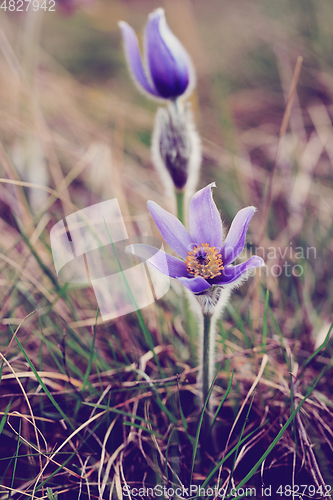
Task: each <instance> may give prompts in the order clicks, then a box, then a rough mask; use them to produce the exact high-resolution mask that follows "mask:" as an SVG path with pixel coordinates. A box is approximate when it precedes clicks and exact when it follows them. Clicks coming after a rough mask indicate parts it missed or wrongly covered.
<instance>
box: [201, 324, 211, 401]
mask: <svg viewBox="0 0 333 500" xmlns="http://www.w3.org/2000/svg"><path fill="white" fill-rule="evenodd" d="M211 318H212V317H211V315H210V314H204V315H203V349H202V351H203V352H202V398H203V404H205V401H206V399H207V396H208V392H209V388H210V380H209V379H210V371H211V370H210V361H211V359H210V341H211V339H210V327H211ZM207 406H208V405H207Z"/></svg>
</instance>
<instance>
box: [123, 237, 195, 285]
mask: <svg viewBox="0 0 333 500" xmlns="http://www.w3.org/2000/svg"><path fill="white" fill-rule="evenodd" d="M125 251H126V253H131V254H133V255H135V256H136V257H139V258H140V259H142V260H145V261H148V262H149V264H151V265H152V266H154V267H156V269H158V270H159V271H161V273H163V274H166V275H168V276H170V278H177V277H178V276H187V271H186V264H185V262H184V261H182V260H180V259H177V257H172V256H171V255H168V254H166V253H164V252H162V251H161V250H158V248H154V247H152V246H150V245H143V244H141V243H136V244H134V245H128V246H127V247H126V249H125Z"/></svg>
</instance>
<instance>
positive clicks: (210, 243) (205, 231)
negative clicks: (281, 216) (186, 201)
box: [128, 183, 264, 294]
mask: <svg viewBox="0 0 333 500" xmlns="http://www.w3.org/2000/svg"><path fill="white" fill-rule="evenodd" d="M213 186H214V187H215V183H212V184H209V185H208V186H206V187H205V188H203V189H201V190H200V191H198V192H197V193H196V194H195V195H194V196H193V197H192V200H191V203H190V232H188V231H187V230H186V228H185V227H184V226H183V224H182V223H181V222H180V221H179V220H178V219H177V218H176V217H174V216H173V215H172V214H170V213H169V212H167V211H166V210H164V209H163V208H161V207H160V206H159V205H157V203H155V202H153V201H149V202H148V209H149V211H150V213H151V215H152V217H153V219H154V221H155V223H156V225H157V227H158V229H159V231H160V233H161V235H162V236H163V238H164V240H165V241H166V242H167V243H168V245H170V247H171V248H172V249H173V250H174V251H175V252H176V253H177V254H178V255H179V257H180V259H179V258H177V257H173V256H171V255H168V254H164V253H163V252H158V251H157V249H155V248H153V247H151V246H149V245H141V244H135V245H130V247H128V249H129V251H130V252H131V253H133V254H134V255H136V256H137V257H139V258H142V259H144V260H149V263H150V264H152V265H153V266H154V267H156V268H157V269H158V270H159V271H161V272H162V273H164V274H167V275H169V276H170V277H171V278H176V279H177V280H178V281H180V283H182V285H184V286H185V287H186V288H188V289H189V290H191V291H192V292H193V293H195V294H204V293H207V292H208V290H209V289H210V288H211V287H214V288H215V287H222V288H226V287H230V286H231V287H234V286H237V285H238V284H239V283H240V282H241V281H242V280H244V279H246V278H247V274H248V272H249V271H250V270H251V269H253V268H256V267H260V266H262V265H264V261H263V259H262V258H261V257H258V256H256V255H254V256H252V257H251V258H250V259H249V260H247V261H246V262H243V263H241V264H238V265H235V266H232V265H231V264H232V262H233V261H234V260H235V259H236V258H237V257H238V256H239V255H240V253H241V252H242V250H243V248H244V244H245V238H246V232H247V228H248V225H249V223H250V220H251V218H252V216H253V214H254V212H255V208H254V207H246V208H243V209H242V210H240V211H239V212H238V213H237V215H236V217H235V218H234V220H233V222H232V224H231V227H230V230H229V233H228V235H227V237H226V238H225V239H224V238H223V225H222V221H221V217H220V214H219V212H218V210H217V207H216V205H215V202H214V200H213V197H212V189H211V188H212V187H213Z"/></svg>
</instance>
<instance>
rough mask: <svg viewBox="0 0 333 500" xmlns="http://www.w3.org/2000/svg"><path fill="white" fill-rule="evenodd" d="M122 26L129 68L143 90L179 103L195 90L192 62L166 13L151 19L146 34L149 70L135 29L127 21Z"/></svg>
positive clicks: (162, 11)
mask: <svg viewBox="0 0 333 500" xmlns="http://www.w3.org/2000/svg"><path fill="white" fill-rule="evenodd" d="M119 26H120V28H121V30H122V33H123V38H124V42H125V53H126V58H127V62H128V66H129V68H130V71H131V73H132V75H133V78H134V81H135V82H136V83H137V84H138V86H139V87H140V88H141V90H143V91H144V92H148V94H150V95H152V96H154V97H157V98H161V99H175V98H176V97H179V96H181V95H183V94H184V93H185V92H186V91H190V90H191V89H192V88H193V85H194V72H193V69H192V63H191V60H190V58H189V56H188V55H187V52H186V51H185V49H184V47H183V46H182V44H181V43H180V42H179V40H178V39H177V38H176V37H175V35H174V34H173V33H172V31H171V30H170V28H169V26H168V25H167V22H166V20H165V16H164V10H163V9H157V10H155V11H154V12H152V13H151V14H150V15H149V19H148V23H147V26H146V30H145V46H144V61H145V67H144V65H143V63H142V58H141V54H140V49H139V43H138V39H137V36H136V34H135V32H134V30H133V28H131V26H129V25H128V24H127V23H125V22H124V21H121V22H120V23H119Z"/></svg>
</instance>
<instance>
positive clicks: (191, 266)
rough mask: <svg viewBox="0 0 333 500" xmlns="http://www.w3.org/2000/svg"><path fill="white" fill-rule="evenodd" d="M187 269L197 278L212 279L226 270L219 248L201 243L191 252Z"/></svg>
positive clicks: (188, 256)
mask: <svg viewBox="0 0 333 500" xmlns="http://www.w3.org/2000/svg"><path fill="white" fill-rule="evenodd" d="M185 264H186V269H187V271H188V272H189V273H190V274H194V276H195V277H197V276H202V278H206V279H211V278H215V276H219V275H220V274H221V271H222V270H223V269H224V267H223V262H222V256H221V254H219V253H218V250H217V248H215V247H210V246H209V244H208V243H201V246H199V245H198V246H196V247H194V248H193V250H191V251H190V252H189V253H188V254H187V257H186V259H185Z"/></svg>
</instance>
